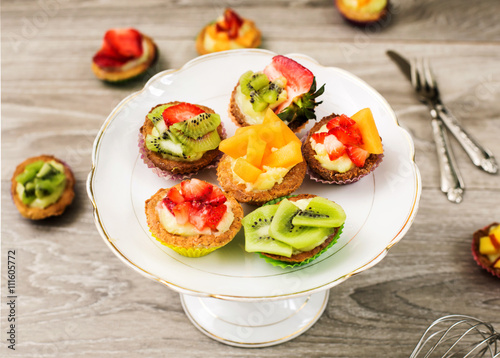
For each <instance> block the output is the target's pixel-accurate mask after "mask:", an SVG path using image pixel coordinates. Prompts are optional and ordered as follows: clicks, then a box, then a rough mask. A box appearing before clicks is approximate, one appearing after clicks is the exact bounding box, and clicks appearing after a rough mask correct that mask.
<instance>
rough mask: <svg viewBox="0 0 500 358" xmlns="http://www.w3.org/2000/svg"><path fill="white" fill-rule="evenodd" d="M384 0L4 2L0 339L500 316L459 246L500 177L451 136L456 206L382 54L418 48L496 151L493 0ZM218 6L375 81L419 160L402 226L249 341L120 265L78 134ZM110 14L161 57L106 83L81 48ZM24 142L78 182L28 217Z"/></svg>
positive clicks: (363, 334) (318, 338) (203, 350)
mask: <svg viewBox="0 0 500 358" xmlns="http://www.w3.org/2000/svg"><path fill="white" fill-rule="evenodd" d="M392 4H393V10H392V13H391V18H390V22H388V24H387V26H384V27H382V26H373V27H370V28H367V29H359V28H354V27H352V26H350V25H348V24H346V23H345V22H344V21H343V20H342V18H341V17H340V15H339V14H338V12H337V11H336V10H335V8H334V6H333V1H327V0H302V1H284V0H279V1H272V2H270V1H261V0H254V1H252V2H249V1H242V0H233V1H226V2H222V1H201V0H185V1H174V0H172V1H160V0H143V1H140V2H136V1H117V0H115V1H95V0H89V1H83V0H81V1H77V0H74V1H63V0H59V1H56V0H45V1H39V2H34V1H21V0H10V1H3V2H2V14H1V16H2V23H1V26H2V88H1V90H2V108H1V109H2V113H1V114H2V154H1V155H2V165H1V169H2V176H1V180H2V192H1V195H2V228H1V230H2V250H1V252H2V257H1V258H2V271H1V272H2V279H3V280H2V308H1V309H2V317H1V329H2V334H1V337H2V344H1V346H0V350H1V353H0V355H1V356H9V357H10V356H12V357H90V356H92V357H142V356H144V357H181V356H182V357H220V356H229V357H263V356H265V357H283V356H289V357H299V356H307V357H326V356H328V357H405V356H408V355H409V354H410V352H411V351H412V349H413V347H414V345H415V344H416V342H417V341H418V339H419V337H420V335H421V333H422V332H423V330H424V329H425V327H427V325H428V324H429V323H431V322H432V321H433V320H434V319H436V318H438V317H440V316H442V315H445V314H454V313H460V314H468V315H471V316H476V317H478V318H482V319H484V320H487V321H490V322H491V323H493V325H494V326H496V328H497V330H500V315H498V312H499V310H500V281H499V280H498V279H496V278H494V277H492V276H491V275H489V274H488V273H486V272H484V271H482V270H481V269H480V268H478V267H477V265H476V264H475V263H474V261H473V259H472V256H471V254H470V243H471V238H472V232H474V231H475V230H476V229H477V228H480V227H483V226H485V225H487V224H489V223H490V222H493V221H498V220H499V218H500V206H499V205H498V201H499V199H500V180H499V176H498V175H497V176H494V175H488V174H485V173H483V172H481V171H479V170H477V169H476V168H475V167H474V166H473V165H472V164H471V163H470V161H469V159H468V158H467V157H466V155H465V153H464V152H463V151H462V150H461V149H460V147H459V146H458V144H457V143H456V142H455V141H454V140H453V141H452V145H453V148H454V150H455V155H456V157H457V160H458V163H459V167H460V170H461V172H462V175H463V177H464V180H465V183H466V185H467V190H466V193H465V199H464V201H463V203H461V204H460V205H453V204H451V203H449V202H447V200H446V198H445V196H444V195H443V194H442V193H441V192H440V191H439V172H438V168H437V163H436V157H435V156H436V154H435V147H434V144H433V141H432V139H431V128H430V123H429V118H428V112H427V109H426V108H425V107H424V106H423V105H422V104H420V103H419V102H418V100H417V99H416V97H415V96H414V94H413V92H412V89H411V86H410V85H409V83H408V82H407V81H406V79H405V78H404V77H403V75H402V74H401V73H400V72H399V70H398V69H397V68H396V66H395V65H394V64H393V63H392V62H390V61H389V59H388V58H387V56H386V55H385V52H386V50H388V49H394V50H398V51H400V52H402V53H404V54H406V55H407V56H409V57H410V56H425V57H428V58H429V59H430V62H431V64H432V67H433V70H434V72H435V74H436V77H437V78H438V81H439V85H440V88H441V92H442V96H443V99H444V100H445V102H446V103H447V104H448V105H449V107H450V109H451V110H452V111H453V112H454V113H455V115H456V116H457V117H458V118H459V120H460V121H461V122H462V123H463V124H464V125H465V126H466V127H467V128H468V130H469V131H470V133H471V134H473V135H474V136H475V137H476V138H477V139H478V140H479V141H481V142H482V143H483V144H484V145H485V146H487V147H489V148H490V149H491V150H492V151H493V152H495V153H496V155H497V157H500V144H499V143H500V142H499V141H498V138H499V137H500V101H498V98H499V95H500V67H499V66H498V63H499V62H500V21H499V17H498V16H499V14H500V3H498V1H497V0H484V1H480V2H471V1H466V0H453V1H452V0H446V1H431V0H424V1H422V0H420V1H419V0H411V1H396V0H394V1H392ZM51 6H52V7H51ZM225 6H232V7H234V8H235V9H236V10H237V11H238V12H239V13H240V14H242V15H244V16H246V17H249V18H252V19H254V20H255V21H256V23H257V25H258V26H259V27H260V28H261V30H262V32H263V35H264V37H263V44H262V47H263V48H266V49H269V50H272V51H275V52H277V53H283V54H286V53H293V52H298V53H304V54H306V55H309V56H311V57H313V58H315V59H316V60H318V61H319V62H320V63H321V64H323V65H325V66H337V67H341V68H344V69H346V70H348V71H350V72H352V73H354V74H355V75H357V76H359V77H360V78H361V79H363V80H365V81H366V82H367V83H368V84H370V85H371V86H373V87H374V88H375V89H376V90H378V91H379V92H380V93H381V94H382V95H383V96H384V97H385V98H386V99H387V101H388V102H389V103H390V104H391V106H392V107H393V108H394V110H395V112H396V114H397V116H398V119H399V121H400V124H401V125H402V126H403V127H404V128H406V129H407V130H408V131H409V132H410V133H411V134H412V136H413V139H414V141H415V147H416V162H417V164H418V166H419V169H420V171H421V175H422V184H423V191H422V197H421V202H420V207H419V211H418V214H417V217H416V219H415V221H414V223H413V226H412V227H411V229H410V230H409V231H408V233H407V234H406V236H405V238H404V239H403V240H402V241H401V242H400V243H398V244H397V245H396V246H395V247H394V248H392V249H391V250H390V252H389V254H388V255H387V257H386V258H385V259H384V260H383V261H382V262H381V263H380V264H378V265H377V266H375V267H374V268H372V269H370V270H368V271H366V272H363V273H362V274H359V275H356V276H354V277H352V278H351V279H349V280H347V281H346V282H344V283H342V284H341V285H339V286H337V287H334V288H332V289H331V292H330V300H329V303H328V307H327V309H326V311H325V314H324V315H323V316H322V317H321V318H320V320H319V321H318V322H317V323H316V324H315V325H314V326H313V327H312V328H311V329H310V330H308V331H307V332H306V333H305V334H303V335H302V336H299V337H298V338H296V339H294V340H292V341H290V342H288V343H286V344H283V345H279V346H275V347H271V348H264V349H252V350H247V349H240V348H234V347H229V346H226V345H223V344H220V343H217V342H215V341H213V340H211V339H210V338H208V337H206V336H204V335H203V334H202V333H200V332H199V331H198V330H197V329H196V328H195V327H194V326H193V325H192V324H191V323H190V321H189V320H188V318H187V317H186V316H185V314H184V312H183V310H182V307H181V304H180V301H179V297H178V294H177V293H175V292H174V291H172V290H170V289H168V288H166V287H164V286H162V285H160V284H158V283H156V282H153V281H150V280H146V279H144V278H143V277H141V276H140V275H138V274H137V273H135V272H133V271H132V270H130V269H129V268H127V267H126V266H124V265H123V263H122V262H121V261H120V260H118V259H117V258H116V257H115V256H114V255H113V253H112V252H111V251H110V250H109V249H108V248H107V246H106V245H105V244H104V242H103V240H102V239H101V238H100V235H99V234H98V232H97V230H96V228H95V225H94V220H93V216H92V206H91V204H90V202H89V200H88V199H87V194H86V189H85V181H86V178H87V175H88V173H89V170H90V167H91V152H92V144H93V140H94V138H95V136H96V134H97V132H98V131H99V129H100V127H101V125H102V123H103V122H104V120H105V119H106V117H107V116H108V114H109V113H110V112H111V110H112V109H113V108H114V107H115V106H116V105H117V104H118V103H119V102H120V101H121V100H122V99H123V98H124V97H125V96H127V95H128V94H130V93H131V92H134V91H137V90H139V89H140V88H142V86H143V85H144V83H145V82H146V80H147V78H148V76H150V75H152V74H153V73H155V72H158V71H161V70H164V69H168V68H179V67H181V66H182V65H183V64H184V63H186V62H187V61H189V60H190V59H192V58H194V57H195V56H196V55H197V54H196V52H195V49H194V38H195V36H196V34H197V32H198V31H199V30H200V29H201V27H202V26H203V25H204V24H206V23H208V22H210V21H211V20H213V19H214V18H215V17H217V16H218V15H219V14H220V13H221V12H222V10H223V9H224V7H225ZM44 9H45V10H44ZM44 14H45V15H44ZM124 26H133V27H137V28H138V29H140V30H141V31H143V32H144V33H146V34H148V35H149V36H151V37H153V38H154V39H155V41H156V43H157V44H158V47H159V48H160V54H161V55H160V60H159V62H158V64H157V65H156V66H155V68H154V69H153V70H152V71H151V73H149V74H148V76H147V77H144V78H140V79H138V80H136V81H133V82H130V83H127V84H125V85H123V86H112V85H107V84H104V83H102V82H100V81H98V80H96V79H95V78H94V77H93V74H92V72H91V71H90V59H91V57H92V56H93V54H94V53H95V51H96V50H97V48H98V47H99V46H100V43H101V39H102V35H103V33H104V31H105V30H107V29H108V28H112V27H124ZM39 154H53V155H55V156H57V157H59V158H61V159H62V160H64V161H66V162H68V163H69V164H70V165H71V167H72V168H73V170H74V173H75V176H76V178H77V186H76V198H75V202H74V203H73V205H72V206H71V207H70V209H69V210H68V211H67V212H66V213H65V214H64V215H63V216H61V217H59V218H55V219H49V220H46V221H43V222H30V221H27V220H25V219H23V218H22V217H21V216H20V215H19V214H18V212H17V211H16V209H15V207H14V205H13V204H12V202H11V198H10V193H9V182H10V177H11V175H12V172H13V170H14V168H15V166H16V165H17V164H18V163H20V162H21V161H23V160H24V159H25V158H27V157H30V156H33V155H39ZM9 249H16V252H17V267H18V286H17V290H18V295H19V301H18V302H19V303H18V304H19V306H18V319H19V322H18V327H19V331H18V345H17V349H16V351H15V352H12V351H10V350H8V349H7V348H6V344H5V343H6V342H5V339H6V333H5V332H6V331H7V321H6V314H7V308H6V307H7V306H6V293H5V288H6V286H5V282H6V281H5V280H6V266H5V261H4V260H5V257H6V253H7V250H9Z"/></svg>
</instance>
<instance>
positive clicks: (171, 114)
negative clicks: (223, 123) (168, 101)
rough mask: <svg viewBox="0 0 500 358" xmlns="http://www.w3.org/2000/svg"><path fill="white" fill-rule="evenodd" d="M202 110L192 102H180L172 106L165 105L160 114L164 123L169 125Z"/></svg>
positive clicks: (202, 111) (193, 115)
mask: <svg viewBox="0 0 500 358" xmlns="http://www.w3.org/2000/svg"><path fill="white" fill-rule="evenodd" d="M204 112H205V111H204V110H202V109H201V108H200V107H198V106H195V105H194V104H191V103H186V102H181V103H179V104H176V105H174V106H170V107H167V108H166V109H165V110H164V111H163V114H162V115H163V120H164V121H165V124H166V125H167V127H170V126H171V125H172V124H174V123H177V122H182V121H185V120H188V119H190V118H193V117H196V116H197V115H198V114H201V113H204Z"/></svg>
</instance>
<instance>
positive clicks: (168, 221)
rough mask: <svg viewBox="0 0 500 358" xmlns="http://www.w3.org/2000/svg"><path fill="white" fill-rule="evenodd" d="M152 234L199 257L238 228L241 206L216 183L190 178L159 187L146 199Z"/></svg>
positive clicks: (178, 249) (185, 252) (184, 253)
mask: <svg viewBox="0 0 500 358" xmlns="http://www.w3.org/2000/svg"><path fill="white" fill-rule="evenodd" d="M146 218H147V223H148V226H149V230H150V232H151V234H152V235H153V236H154V237H155V238H156V240H158V241H159V242H161V243H162V244H163V245H165V246H167V247H169V248H171V249H172V250H174V251H176V252H177V253H179V254H181V255H183V256H188V257H200V256H204V255H207V254H209V253H211V252H212V251H214V250H216V249H218V248H221V247H222V246H224V245H226V244H227V243H229V242H230V241H231V240H232V239H233V238H234V236H235V235H236V234H237V233H238V231H239V230H240V228H241V219H242V218H243V209H242V207H241V205H240V204H239V203H238V202H237V201H236V200H235V199H234V197H233V196H232V195H231V194H228V193H224V192H223V191H222V190H220V189H219V188H218V187H217V186H215V185H213V184H211V183H208V182H205V181H202V180H199V179H194V178H193V179H189V180H185V181H183V182H181V183H180V184H177V185H175V186H173V187H171V188H169V189H160V190H158V192H157V193H156V194H154V195H153V196H152V197H151V198H150V199H148V200H147V201H146Z"/></svg>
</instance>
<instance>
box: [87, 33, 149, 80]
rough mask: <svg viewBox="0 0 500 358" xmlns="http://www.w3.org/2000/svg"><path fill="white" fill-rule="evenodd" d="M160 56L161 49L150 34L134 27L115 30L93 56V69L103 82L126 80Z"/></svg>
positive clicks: (145, 69) (144, 69)
mask: <svg viewBox="0 0 500 358" xmlns="http://www.w3.org/2000/svg"><path fill="white" fill-rule="evenodd" d="M157 57H158V49H157V47H156V45H155V43H154V42H153V40H152V39H151V38H149V37H148V36H146V35H143V34H141V33H140V32H139V31H137V30H136V29H133V28H127V29H111V30H108V31H106V33H105V34H104V39H103V42H102V46H101V49H100V50H99V51H98V52H97V53H96V54H95V55H94V57H93V59H92V71H93V72H94V74H95V75H96V77H97V78H99V79H101V80H103V81H108V82H120V81H126V80H129V79H131V78H134V77H137V76H139V75H141V74H143V73H144V72H146V71H147V70H148V69H149V68H150V67H151V66H152V65H153V64H154V62H155V61H156V58H157Z"/></svg>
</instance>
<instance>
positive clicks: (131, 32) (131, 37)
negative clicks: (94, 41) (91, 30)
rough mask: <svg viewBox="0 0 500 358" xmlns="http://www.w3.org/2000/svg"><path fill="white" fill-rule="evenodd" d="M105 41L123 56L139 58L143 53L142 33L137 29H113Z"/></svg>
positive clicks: (105, 37) (108, 32)
mask: <svg viewBox="0 0 500 358" xmlns="http://www.w3.org/2000/svg"><path fill="white" fill-rule="evenodd" d="M104 41H105V42H106V43H108V44H109V46H111V47H112V48H113V49H114V50H115V51H116V52H118V53H119V54H120V55H122V56H123V57H128V58H131V59H132V58H138V57H140V56H141V55H142V52H143V48H142V34H141V33H140V32H139V31H137V30H136V29H132V28H129V29H112V30H109V31H107V32H106V34H105V35H104Z"/></svg>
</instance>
